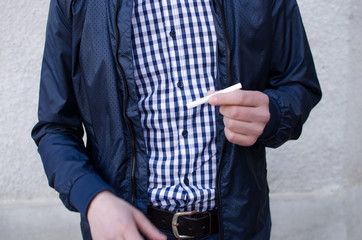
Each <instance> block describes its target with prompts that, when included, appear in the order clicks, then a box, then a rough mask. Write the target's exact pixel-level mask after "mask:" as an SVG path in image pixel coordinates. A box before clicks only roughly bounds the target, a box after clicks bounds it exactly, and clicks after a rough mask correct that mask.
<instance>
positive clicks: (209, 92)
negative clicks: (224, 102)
mask: <svg viewBox="0 0 362 240" xmlns="http://www.w3.org/2000/svg"><path fill="white" fill-rule="evenodd" d="M215 92H216V91H215V90H210V91H208V92H207V93H206V96H209V95H211V94H213V93H215Z"/></svg>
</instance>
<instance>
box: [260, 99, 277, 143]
mask: <svg viewBox="0 0 362 240" xmlns="http://www.w3.org/2000/svg"><path fill="white" fill-rule="evenodd" d="M269 112H270V120H269V122H268V123H267V124H266V126H265V128H264V131H263V133H262V135H260V137H259V141H261V142H263V143H265V142H269V141H270V140H271V138H273V136H274V135H275V133H276V132H277V131H278V128H279V125H280V110H279V104H278V103H277V100H276V99H274V98H273V97H270V96H269Z"/></svg>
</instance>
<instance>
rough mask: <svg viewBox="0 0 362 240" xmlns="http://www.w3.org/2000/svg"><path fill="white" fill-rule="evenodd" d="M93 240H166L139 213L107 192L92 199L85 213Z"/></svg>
mask: <svg viewBox="0 0 362 240" xmlns="http://www.w3.org/2000/svg"><path fill="white" fill-rule="evenodd" d="M87 218H88V222H89V226H90V230H91V234H92V238H93V239H94V240H103V239H109V240H141V239H143V238H142V237H141V235H140V233H139V231H140V232H141V233H143V234H144V235H145V236H146V237H147V238H148V239H150V240H166V239H167V238H166V236H164V235H163V234H162V233H161V232H160V231H159V230H158V229H157V228H156V227H154V226H153V225H152V223H151V222H150V221H149V220H148V219H147V218H146V217H145V216H144V215H143V213H142V212H141V211H139V210H138V209H136V208H135V207H133V206H132V205H130V204H129V203H127V202H126V201H124V200H123V199H121V198H119V197H117V196H115V195H114V194H113V193H111V192H109V191H103V192H100V193H99V194H98V195H96V196H95V197H94V199H93V200H92V202H91V203H90V206H89V208H88V212H87Z"/></svg>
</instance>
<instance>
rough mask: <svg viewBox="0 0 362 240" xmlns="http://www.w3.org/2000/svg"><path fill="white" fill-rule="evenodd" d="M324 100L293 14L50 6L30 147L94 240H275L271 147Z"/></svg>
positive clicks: (259, 2) (197, 4)
mask: <svg viewBox="0 0 362 240" xmlns="http://www.w3.org/2000/svg"><path fill="white" fill-rule="evenodd" d="M235 83H242V86H243V89H242V90H237V91H234V92H231V93H227V94H217V95H214V96H212V97H211V98H210V100H209V102H208V103H206V104H202V105H201V106H197V107H195V108H192V109H187V107H186V105H187V103H189V102H191V101H193V100H196V99H198V98H200V97H203V96H204V95H205V94H206V93H207V92H208V91H215V90H219V89H224V88H226V87H228V86H230V85H234V84H235ZM320 97H321V91H320V87H319V83H318V80H317V77H316V73H315V69H314V64H313V60H312V56H311V53H310V50H309V46H308V42H307V39H306V36H305V32H304V28H303V24H302V21H301V18H300V14H299V10H298V7H297V4H296V2H295V0H252V1H251V0H203V1H192V0H185V1H176V0H155V1H145V0H134V1H130V0H123V1H122V0H108V1H89V0H73V1H70V0H58V1H55V0H52V1H51V3H50V12H49V19H48V25H47V34H46V43H45V51H44V59H43V68H42V75H41V86H40V97H39V122H38V124H37V125H36V126H35V127H34V129H33V132H32V136H33V138H34V140H35V142H36V143H37V145H38V150H39V153H40V155H41V157H42V160H43V164H44V168H45V172H46V174H47V177H48V179H49V184H50V186H51V187H53V188H55V189H56V190H57V191H58V192H59V194H60V198H61V200H62V201H63V203H64V204H65V206H66V207H67V208H69V209H70V210H73V211H79V212H80V214H81V217H82V221H81V227H82V233H83V237H84V239H91V238H93V239H132V240H133V239H142V236H145V237H147V238H148V239H165V235H168V237H169V238H170V239H171V238H172V236H173V237H177V238H182V237H185V238H190V237H192V238H194V239H200V238H203V239H269V237H270V229H271V222H270V211H269V198H268V184H267V178H266V161H265V147H278V146H280V145H281V144H283V143H284V142H285V141H287V140H289V139H296V138H298V137H299V135H300V133H301V130H302V125H303V123H304V122H305V121H306V119H307V117H308V115H309V113H310V111H311V109H312V108H313V107H314V106H315V104H317V102H318V101H319V100H320ZM83 128H84V129H85V131H86V133H87V144H86V147H85V146H84V144H83V140H82V136H83ZM176 213H177V214H176ZM146 214H147V217H146V216H145V215H146ZM160 231H162V232H163V233H161V232H160Z"/></svg>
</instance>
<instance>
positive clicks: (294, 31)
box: [259, 0, 322, 147]
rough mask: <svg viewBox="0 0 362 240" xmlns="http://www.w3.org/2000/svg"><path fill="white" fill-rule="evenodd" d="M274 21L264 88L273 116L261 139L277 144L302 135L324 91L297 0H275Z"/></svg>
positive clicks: (268, 143) (269, 143) (272, 145)
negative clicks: (269, 64) (266, 79)
mask: <svg viewBox="0 0 362 240" xmlns="http://www.w3.org/2000/svg"><path fill="white" fill-rule="evenodd" d="M272 21H273V42H272V49H273V53H272V57H271V66H270V72H269V82H268V84H269V86H268V89H267V90H265V93H266V94H267V95H268V96H269V99H270V103H269V109H270V115H271V118H270V121H269V123H268V124H267V126H266V128H265V130H264V133H263V134H262V136H261V137H260V138H259V142H261V143H262V144H264V145H266V146H268V147H278V146H280V145H282V144H283V143H284V142H285V141H287V140H289V139H297V138H298V137H299V136H300V134H301V131H302V126H303V124H304V122H305V121H306V119H307V118H308V116H309V113H310V111H311V110H312V108H313V107H314V106H315V105H316V104H317V103H318V102H319V101H320V99H321V95H322V94H321V89H320V86H319V82H318V79H317V75H316V71H315V67H314V62H313V58H312V54H311V51H310V48H309V44H308V40H307V37H306V33H305V30H304V26H303V23H302V19H301V16H300V12H299V8H298V6H297V3H296V1H295V0H275V1H273V10H272Z"/></svg>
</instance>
